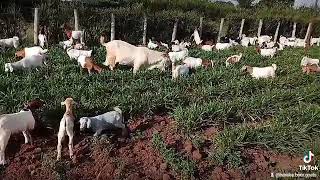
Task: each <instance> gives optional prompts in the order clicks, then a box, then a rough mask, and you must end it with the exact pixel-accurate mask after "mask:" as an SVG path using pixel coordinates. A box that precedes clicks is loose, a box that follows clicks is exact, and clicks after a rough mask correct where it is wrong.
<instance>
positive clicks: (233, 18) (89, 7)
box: [0, 0, 320, 45]
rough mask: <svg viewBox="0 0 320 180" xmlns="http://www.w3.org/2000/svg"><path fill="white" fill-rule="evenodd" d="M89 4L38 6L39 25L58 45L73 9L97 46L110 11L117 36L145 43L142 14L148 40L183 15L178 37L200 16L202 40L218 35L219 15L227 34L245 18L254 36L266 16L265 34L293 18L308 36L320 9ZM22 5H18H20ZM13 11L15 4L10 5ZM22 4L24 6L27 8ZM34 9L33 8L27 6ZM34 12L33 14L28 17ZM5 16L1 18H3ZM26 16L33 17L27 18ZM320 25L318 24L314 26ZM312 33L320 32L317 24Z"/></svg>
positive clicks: (181, 0)
mask: <svg viewBox="0 0 320 180" xmlns="http://www.w3.org/2000/svg"><path fill="white" fill-rule="evenodd" d="M85 2H86V3H80V4H78V3H66V2H65V3H63V2H61V1H58V0H50V1H46V2H40V3H38V4H35V6H36V7H39V8H40V24H46V25H48V26H49V27H50V38H49V39H50V41H51V43H57V42H58V41H61V40H63V39H64V38H65V37H64V35H63V32H62V30H61V28H60V26H61V25H62V24H63V23H64V22H70V24H73V21H74V17H73V9H74V8H77V9H78V11H79V14H80V16H79V17H80V26H81V29H84V30H85V31H86V41H87V42H88V43H89V45H93V44H97V43H98V37H99V34H100V33H101V32H102V31H104V30H105V31H106V32H107V33H110V17H111V13H114V14H115V17H116V38H117V39H122V40H125V41H128V42H130V43H134V44H141V43H142V31H143V30H142V28H143V24H142V23H143V15H144V14H146V15H147V17H148V34H147V35H148V39H149V38H151V37H154V38H155V39H157V40H161V41H167V42H168V41H170V40H171V33H172V29H173V24H174V22H175V19H176V18H178V19H179V26H178V33H177V38H178V39H188V38H189V37H190V35H191V34H192V32H193V30H194V28H195V27H198V25H199V19H200V17H204V24H203V26H204V27H203V38H204V40H211V39H216V37H217V31H218V28H219V24H220V18H226V21H225V28H224V31H225V32H224V34H229V35H233V36H236V35H237V34H238V31H239V28H240V22H241V19H242V18H245V19H246V23H245V27H244V33H245V34H247V35H254V34H256V32H257V25H258V21H259V19H260V18H261V19H264V27H263V31H262V33H263V34H269V35H273V34H274V31H275V28H276V24H277V22H278V21H281V23H282V25H281V29H280V34H281V35H285V36H290V35H291V31H292V24H293V22H297V23H298V29H297V36H298V37H302V38H303V37H304V35H305V33H306V27H307V23H308V22H309V21H310V19H311V18H312V17H315V16H317V15H319V12H318V11H315V10H311V9H307V8H300V9H293V8H291V7H285V6H282V5H279V6H275V7H272V8H270V7H264V8H260V7H253V8H251V9H244V8H239V7H236V6H230V5H226V4H221V3H208V2H207V1H205V0H175V1H171V0H158V1H151V0H130V1H125V0H118V1H112V0H109V1H102V0H101V1H97V2H95V3H92V2H93V1H90V0H87V1H85ZM17 6H18V5H17ZM9 8H11V9H12V7H9ZM23 8H24V7H20V9H22V10H23ZM29 8H30V7H29ZM10 13H11V14H12V15H15V16H11V18H15V22H17V23H14V26H12V23H10V22H8V21H7V22H5V23H6V24H7V25H8V24H9V25H8V26H12V27H16V26H17V25H18V24H20V23H21V22H23V19H22V18H21V17H22V16H21V14H19V7H17V8H16V11H15V12H13V11H10ZM29 16H30V15H29ZM1 19H3V17H2V18H0V21H1ZM25 19H32V18H30V17H28V18H27V17H25ZM316 27H317V26H316ZM14 31H15V30H14V29H11V30H10V32H9V33H2V32H0V35H1V36H2V37H7V36H9V35H12V34H14ZM313 36H320V29H319V28H318V27H317V28H316V30H315V31H314V33H313Z"/></svg>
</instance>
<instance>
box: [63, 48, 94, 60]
mask: <svg viewBox="0 0 320 180" xmlns="http://www.w3.org/2000/svg"><path fill="white" fill-rule="evenodd" d="M67 54H68V56H69V58H70V59H78V57H79V56H81V55H82V56H85V57H91V55H92V50H90V51H87V50H78V49H71V48H69V49H67Z"/></svg>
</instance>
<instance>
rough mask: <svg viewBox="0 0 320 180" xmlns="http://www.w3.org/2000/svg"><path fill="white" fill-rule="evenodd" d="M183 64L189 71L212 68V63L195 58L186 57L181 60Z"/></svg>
mask: <svg viewBox="0 0 320 180" xmlns="http://www.w3.org/2000/svg"><path fill="white" fill-rule="evenodd" d="M183 63H184V64H185V65H187V66H188V67H189V68H190V69H196V68H198V67H201V66H202V67H205V68H209V67H213V61H210V60H202V59H201V58H195V57H187V58H186V59H185V60H183Z"/></svg>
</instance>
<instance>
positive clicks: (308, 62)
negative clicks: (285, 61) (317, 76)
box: [301, 56, 319, 66]
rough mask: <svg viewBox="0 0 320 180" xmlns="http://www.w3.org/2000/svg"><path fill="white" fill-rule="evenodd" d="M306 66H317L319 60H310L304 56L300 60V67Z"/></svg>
mask: <svg viewBox="0 0 320 180" xmlns="http://www.w3.org/2000/svg"><path fill="white" fill-rule="evenodd" d="M307 64H310V65H313V64H316V65H319V59H312V58H309V57H307V56H305V57H303V58H302V60H301V66H306V65H307Z"/></svg>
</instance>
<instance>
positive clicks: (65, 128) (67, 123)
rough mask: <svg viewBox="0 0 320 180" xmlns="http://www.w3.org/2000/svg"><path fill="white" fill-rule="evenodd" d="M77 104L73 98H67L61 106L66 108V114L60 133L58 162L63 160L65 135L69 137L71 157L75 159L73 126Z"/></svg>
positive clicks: (61, 123)
mask: <svg viewBox="0 0 320 180" xmlns="http://www.w3.org/2000/svg"><path fill="white" fill-rule="evenodd" d="M76 104H77V103H76V102H75V101H74V100H73V99H72V98H67V99H66V100H65V101H64V102H61V105H62V106H63V105H64V106H66V112H65V113H64V115H63V117H62V119H61V121H60V126H59V132H58V145H57V151H58V155H57V160H60V159H61V149H62V141H63V139H64V136H65V134H67V135H68V136H69V156H70V158H71V159H72V158H73V126H74V120H75V117H74V114H73V110H72V109H73V105H76Z"/></svg>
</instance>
